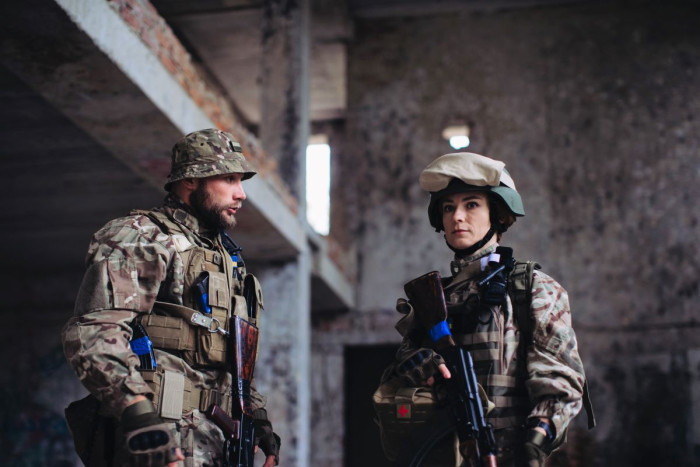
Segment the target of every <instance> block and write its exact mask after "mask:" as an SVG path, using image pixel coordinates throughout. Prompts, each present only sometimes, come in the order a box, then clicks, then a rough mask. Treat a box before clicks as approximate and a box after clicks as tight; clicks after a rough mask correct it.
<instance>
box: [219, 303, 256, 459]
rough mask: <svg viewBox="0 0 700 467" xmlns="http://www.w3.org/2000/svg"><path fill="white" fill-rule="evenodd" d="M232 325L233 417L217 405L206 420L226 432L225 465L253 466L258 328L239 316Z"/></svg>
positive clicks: (233, 319)
mask: <svg viewBox="0 0 700 467" xmlns="http://www.w3.org/2000/svg"><path fill="white" fill-rule="evenodd" d="M229 322H230V326H229V336H228V342H229V351H228V355H229V359H230V362H231V363H230V365H229V367H230V371H231V374H232V375H233V379H234V381H233V382H234V384H233V386H232V388H231V396H232V400H233V401H232V410H231V415H230V416H229V414H227V413H226V411H224V410H223V409H222V408H221V407H219V406H218V405H216V404H214V405H212V406H211V407H210V408H209V410H207V417H208V418H209V419H210V420H211V421H213V422H214V423H215V424H216V426H218V427H219V428H220V429H221V431H222V432H223V433H224V437H225V442H224V464H223V465H224V466H226V467H252V466H253V458H254V457H255V427H254V425H253V408H252V407H251V404H250V382H251V381H252V379H253V371H254V370H255V356H256V353H257V349H258V328H257V327H256V326H254V325H253V324H251V323H249V322H248V321H245V320H244V319H241V318H240V317H238V316H234V317H232V318H231V320H230V321H229Z"/></svg>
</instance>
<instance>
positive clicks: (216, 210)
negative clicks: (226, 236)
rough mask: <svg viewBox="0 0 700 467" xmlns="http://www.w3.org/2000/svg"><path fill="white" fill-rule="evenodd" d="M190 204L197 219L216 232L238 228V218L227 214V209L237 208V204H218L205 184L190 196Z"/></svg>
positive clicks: (200, 185)
mask: <svg viewBox="0 0 700 467" xmlns="http://www.w3.org/2000/svg"><path fill="white" fill-rule="evenodd" d="M190 204H191V205H192V208H193V209H194V211H195V214H196V215H197V218H198V219H199V220H200V221H201V222H202V223H203V224H204V225H206V226H207V227H210V228H212V229H215V230H228V229H231V228H233V227H235V226H236V218H235V217H234V216H233V214H226V213H225V211H226V209H228V208H230V207H236V205H235V204H230V205H224V204H216V203H215V202H214V201H213V200H212V199H211V195H210V194H209V192H208V191H207V190H206V189H205V184H204V183H200V184H199V185H198V186H197V188H195V190H194V191H193V192H192V194H191V195H190Z"/></svg>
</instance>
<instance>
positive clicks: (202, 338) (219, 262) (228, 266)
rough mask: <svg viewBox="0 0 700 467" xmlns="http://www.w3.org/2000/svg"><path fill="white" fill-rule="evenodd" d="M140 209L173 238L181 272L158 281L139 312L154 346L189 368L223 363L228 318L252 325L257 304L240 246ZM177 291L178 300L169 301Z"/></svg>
mask: <svg viewBox="0 0 700 467" xmlns="http://www.w3.org/2000/svg"><path fill="white" fill-rule="evenodd" d="M143 214H146V215H147V216H148V217H149V218H150V219H151V220H152V221H153V222H154V223H156V225H158V226H159V227H160V228H161V230H163V232H164V233H166V234H168V235H170V236H171V237H172V238H173V240H174V243H175V244H176V247H177V249H178V253H179V256H180V259H181V261H182V268H181V271H182V273H183V277H181V278H178V277H170V278H169V280H168V281H166V282H164V283H163V285H162V286H161V290H160V291H159V293H158V297H157V299H156V302H155V304H154V306H153V311H152V312H151V313H150V314H148V315H145V316H143V317H141V324H142V325H143V327H144V328H145V330H146V333H147V334H148V336H149V337H150V339H151V341H152V342H153V346H154V347H155V348H157V349H160V350H165V351H167V352H170V353H173V354H175V355H177V356H179V357H180V358H182V359H183V360H184V361H185V362H186V363H187V364H189V365H190V366H192V367H193V368H224V367H225V365H226V352H227V348H228V346H227V336H226V335H227V333H228V332H229V329H228V328H229V319H230V318H231V317H232V316H234V315H236V316H240V317H241V318H243V319H245V320H246V321H249V322H250V323H251V324H253V325H257V317H258V315H259V311H260V310H261V309H262V307H263V301H262V292H261V288H260V284H259V282H258V280H257V279H256V278H255V276H253V275H252V274H246V271H245V265H244V263H243V260H242V258H241V257H240V248H238V247H237V245H235V243H233V241H232V240H231V239H230V238H225V237H217V238H216V239H214V240H209V239H204V238H202V237H199V236H197V235H195V234H194V233H193V232H191V231H189V230H188V229H186V228H184V227H183V226H182V225H180V224H178V223H176V222H174V221H173V220H172V219H171V218H170V217H168V216H167V215H166V214H164V213H161V212H157V211H148V212H145V213H143ZM176 215H177V212H176ZM222 235H225V234H222ZM171 273H173V274H177V272H169V274H171ZM179 283H182V290H179V288H180V287H179V285H178V284H179ZM178 292H179V293H180V294H181V300H182V304H181V305H180V304H179V303H174V302H177V301H178V300H177V298H178V295H179V294H178Z"/></svg>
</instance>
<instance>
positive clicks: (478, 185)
mask: <svg viewBox="0 0 700 467" xmlns="http://www.w3.org/2000/svg"><path fill="white" fill-rule="evenodd" d="M418 180H419V183H420V186H421V187H422V188H423V189H424V190H426V191H428V192H430V204H429V205H428V219H429V220H430V225H431V226H433V227H434V228H435V231H436V232H440V231H441V230H443V229H444V226H443V225H442V213H441V212H440V200H441V199H442V198H443V197H445V196H447V195H451V194H454V193H461V192H465V191H485V192H488V193H489V194H490V195H492V196H493V197H494V198H495V200H496V201H500V202H501V203H499V204H502V205H503V206H504V207H505V208H506V209H507V210H508V211H509V213H510V214H511V215H512V218H513V220H515V217H520V216H524V215H525V209H524V208H523V201H522V199H521V198H520V194H519V193H518V191H517V190H516V188H515V182H514V181H513V178H512V177H511V176H510V174H509V173H508V171H507V170H506V169H505V163H503V162H501V161H497V160H495V159H491V158H490V157H486V156H482V155H479V154H474V153H471V152H458V153H451V154H445V155H443V156H440V157H438V158H437V159H435V160H434V161H433V162H431V163H430V164H428V166H427V167H426V168H425V169H424V170H423V172H421V174H420V177H419V179H418ZM492 211H493V210H492ZM491 223H492V230H493V231H494V232H496V231H497V232H500V233H503V232H505V230H506V229H507V228H508V227H509V225H510V224H502V223H500V222H499V221H498V219H497V217H494V216H492V222H491ZM494 232H490V234H487V235H488V237H489V238H490V237H491V236H492V235H493V233H494ZM489 238H485V241H484V243H485V242H486V241H488V239H489Z"/></svg>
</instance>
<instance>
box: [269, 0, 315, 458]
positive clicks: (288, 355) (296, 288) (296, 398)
mask: <svg viewBox="0 0 700 467" xmlns="http://www.w3.org/2000/svg"><path fill="white" fill-rule="evenodd" d="M308 24H309V2H308V0H297V1H294V0H266V1H265V3H264V15H263V37H262V58H261V60H262V63H261V84H262V86H261V121H260V132H259V135H260V139H261V144H262V146H263V148H264V149H265V151H266V152H267V153H268V155H270V156H271V157H273V158H274V159H275V160H276V161H277V162H278V170H279V173H280V175H281V177H282V178H283V180H284V181H285V183H286V184H287V185H288V186H289V189H290V191H291V192H292V194H293V195H294V196H295V197H296V198H297V200H298V203H299V204H298V205H299V210H298V211H297V216H298V221H299V223H300V224H301V225H302V226H303V225H305V224H306V199H305V197H306V194H305V193H306V188H305V186H306V183H305V173H306V144H307V140H308V136H309V25H308ZM261 283H262V286H263V290H264V293H265V309H266V316H267V318H266V321H264V322H263V323H262V324H263V326H264V329H263V331H262V337H261V339H262V340H263V342H262V350H261V359H260V363H261V364H260V366H259V367H258V368H259V369H258V370H256V374H258V378H260V380H261V383H260V384H261V385H265V386H267V387H261V388H260V389H261V391H262V392H263V393H265V394H267V395H268V398H269V404H268V407H269V414H270V417H271V418H272V420H273V424H274V425H275V426H278V425H279V426H280V430H279V434H280V436H281V437H282V455H281V457H282V458H281V460H280V465H290V466H292V465H296V466H306V465H309V458H310V456H309V452H310V439H311V438H310V430H309V426H310V389H309V388H310V384H309V367H310V355H311V351H310V340H311V339H310V326H311V322H310V303H311V300H310V293H311V257H310V251H309V247H308V243H307V242H306V241H304V242H303V244H302V246H301V248H300V251H299V254H298V256H297V257H296V258H295V260H293V261H289V262H287V263H285V264H281V265H275V266H270V267H267V268H265V270H264V271H262V274H261ZM275 420H280V422H282V423H281V424H280V423H278V422H276V421H275ZM276 429H277V428H276Z"/></svg>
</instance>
